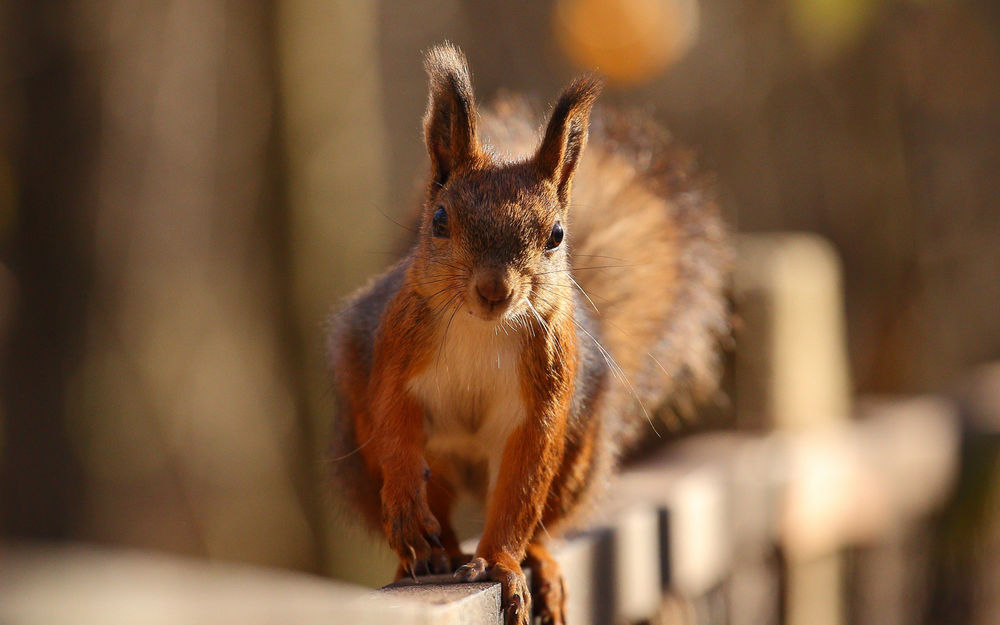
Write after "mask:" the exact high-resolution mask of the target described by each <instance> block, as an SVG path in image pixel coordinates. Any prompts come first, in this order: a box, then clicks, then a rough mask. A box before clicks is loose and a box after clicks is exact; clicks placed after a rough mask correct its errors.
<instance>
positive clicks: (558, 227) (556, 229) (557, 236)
mask: <svg viewBox="0 0 1000 625" xmlns="http://www.w3.org/2000/svg"><path fill="white" fill-rule="evenodd" d="M562 240H563V228H562V224H560V223H559V222H558V221H557V222H556V223H555V224H553V226H552V232H551V233H549V240H548V241H546V242H545V249H547V250H549V251H552V250H554V249H556V248H557V247H559V244H560V243H562Z"/></svg>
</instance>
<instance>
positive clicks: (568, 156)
mask: <svg viewBox="0 0 1000 625" xmlns="http://www.w3.org/2000/svg"><path fill="white" fill-rule="evenodd" d="M603 87H604V81H602V80H601V79H600V78H599V77H597V76H595V75H593V74H587V75H584V76H581V77H579V78H577V79H576V80H574V81H573V82H572V83H570V85H569V86H568V87H566V90H565V91H563V93H562V95H561V96H560V97H559V101H558V102H556V105H555V107H554V108H553V109H552V116H551V118H550V119H549V124H548V126H547V127H546V129H545V137H544V138H543V139H542V144H541V146H539V148H538V152H537V153H536V154H535V163H536V164H537V165H538V168H539V171H541V173H542V175H543V176H544V177H546V178H549V179H551V180H552V181H553V182H554V183H555V184H556V188H557V189H558V192H559V201H560V202H562V204H563V205H564V206H566V205H567V204H568V203H569V191H570V186H571V183H572V180H573V174H574V173H575V171H576V166H577V164H578V163H579V160H580V156H581V154H583V149H584V148H585V147H586V145H587V130H588V128H589V125H590V111H591V109H592V108H593V106H594V101H595V100H596V99H597V96H598V95H600V93H601V89H602V88H603Z"/></svg>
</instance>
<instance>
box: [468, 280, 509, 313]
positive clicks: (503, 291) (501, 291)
mask: <svg viewBox="0 0 1000 625" xmlns="http://www.w3.org/2000/svg"><path fill="white" fill-rule="evenodd" d="M476 292H477V293H479V297H481V298H483V301H484V302H486V303H487V304H489V305H491V306H496V305H497V304H502V303H503V302H505V301H507V300H508V299H510V295H511V292H512V289H511V287H510V284H508V283H507V281H505V280H503V279H501V278H497V277H489V278H480V279H479V280H478V281H476Z"/></svg>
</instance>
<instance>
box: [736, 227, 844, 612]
mask: <svg viewBox="0 0 1000 625" xmlns="http://www.w3.org/2000/svg"><path fill="white" fill-rule="evenodd" d="M738 257H739V261H738V262H737V265H736V266H737V271H736V275H735V280H734V282H735V285H734V286H735V297H736V304H737V309H738V313H739V314H740V316H741V317H742V319H743V323H744V326H743V328H742V331H741V332H740V334H739V336H738V337H737V345H738V349H737V356H736V406H737V418H738V421H739V423H740V425H741V426H743V427H747V428H752V429H771V428H774V429H778V430H802V429H807V428H812V427H815V426H819V425H828V424H831V423H836V422H842V421H844V420H846V419H848V417H849V415H850V412H851V407H850V388H849V386H850V385H849V376H848V370H847V357H846V353H845V345H846V344H845V341H846V336H845V331H844V318H843V310H842V309H843V302H842V296H841V279H840V263H839V260H838V258H837V254H836V252H835V251H834V250H833V248H832V247H831V246H830V245H829V244H828V243H827V242H825V241H824V240H823V239H820V238H819V237H816V236H813V235H809V234H801V233H800V234H766V235H744V236H742V237H741V238H740V240H739V247H738ZM750 479H752V478H750ZM756 560H757V562H756V563H752V562H748V563H747V564H746V567H745V568H746V569H747V571H748V573H747V575H750V576H751V577H759V578H761V579H763V578H764V577H765V576H766V571H767V570H768V569H772V568H773V567H772V565H770V564H769V563H768V561H767V558H766V552H765V553H758V554H757V555H756ZM750 571H756V573H750ZM841 577H842V568H841V558H840V557H839V556H838V555H837V554H836V553H828V554H814V555H813V557H811V558H809V559H808V560H802V559H799V560H791V561H789V562H788V566H787V569H786V570H785V579H784V583H785V587H784V591H785V594H786V596H785V600H784V606H783V609H784V614H785V619H784V622H786V623H788V624H789V625H806V624H808V625H839V624H840V623H842V622H843V620H844V619H843V614H842V611H841V605H842V596H843V591H842V583H841ZM757 585H759V584H757ZM763 585H764V586H765V587H770V586H773V585H774V583H773V582H771V583H765V584H763ZM740 586H742V584H741V583H740V582H738V583H737V585H736V587H735V588H734V589H738V588H739V587H740ZM733 600H734V601H736V602H740V601H743V600H745V599H744V598H740V597H738V596H734V597H733ZM733 612H734V614H735V615H740V614H746V613H747V611H744V610H741V609H740V607H739V606H733Z"/></svg>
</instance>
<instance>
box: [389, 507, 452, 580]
mask: <svg viewBox="0 0 1000 625" xmlns="http://www.w3.org/2000/svg"><path fill="white" fill-rule="evenodd" d="M382 529H383V530H385V537H386V539H387V540H388V541H389V546H390V547H391V548H392V550H393V551H395V552H396V555H398V556H399V561H400V568H401V569H402V570H403V571H405V572H407V573H409V574H410V575H413V576H416V575H417V574H423V573H427V572H433V573H439V572H440V573H443V572H445V570H446V569H447V568H448V559H447V556H445V555H444V552H443V551H442V548H441V541H440V538H439V536H440V534H441V524H440V523H438V520H437V519H436V518H434V515H433V514H431V510H430V507H429V506H428V505H427V495H426V492H425V491H424V490H423V489H422V488H414V489H411V490H409V491H407V490H406V489H401V488H383V489H382ZM439 561H440V562H439Z"/></svg>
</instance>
